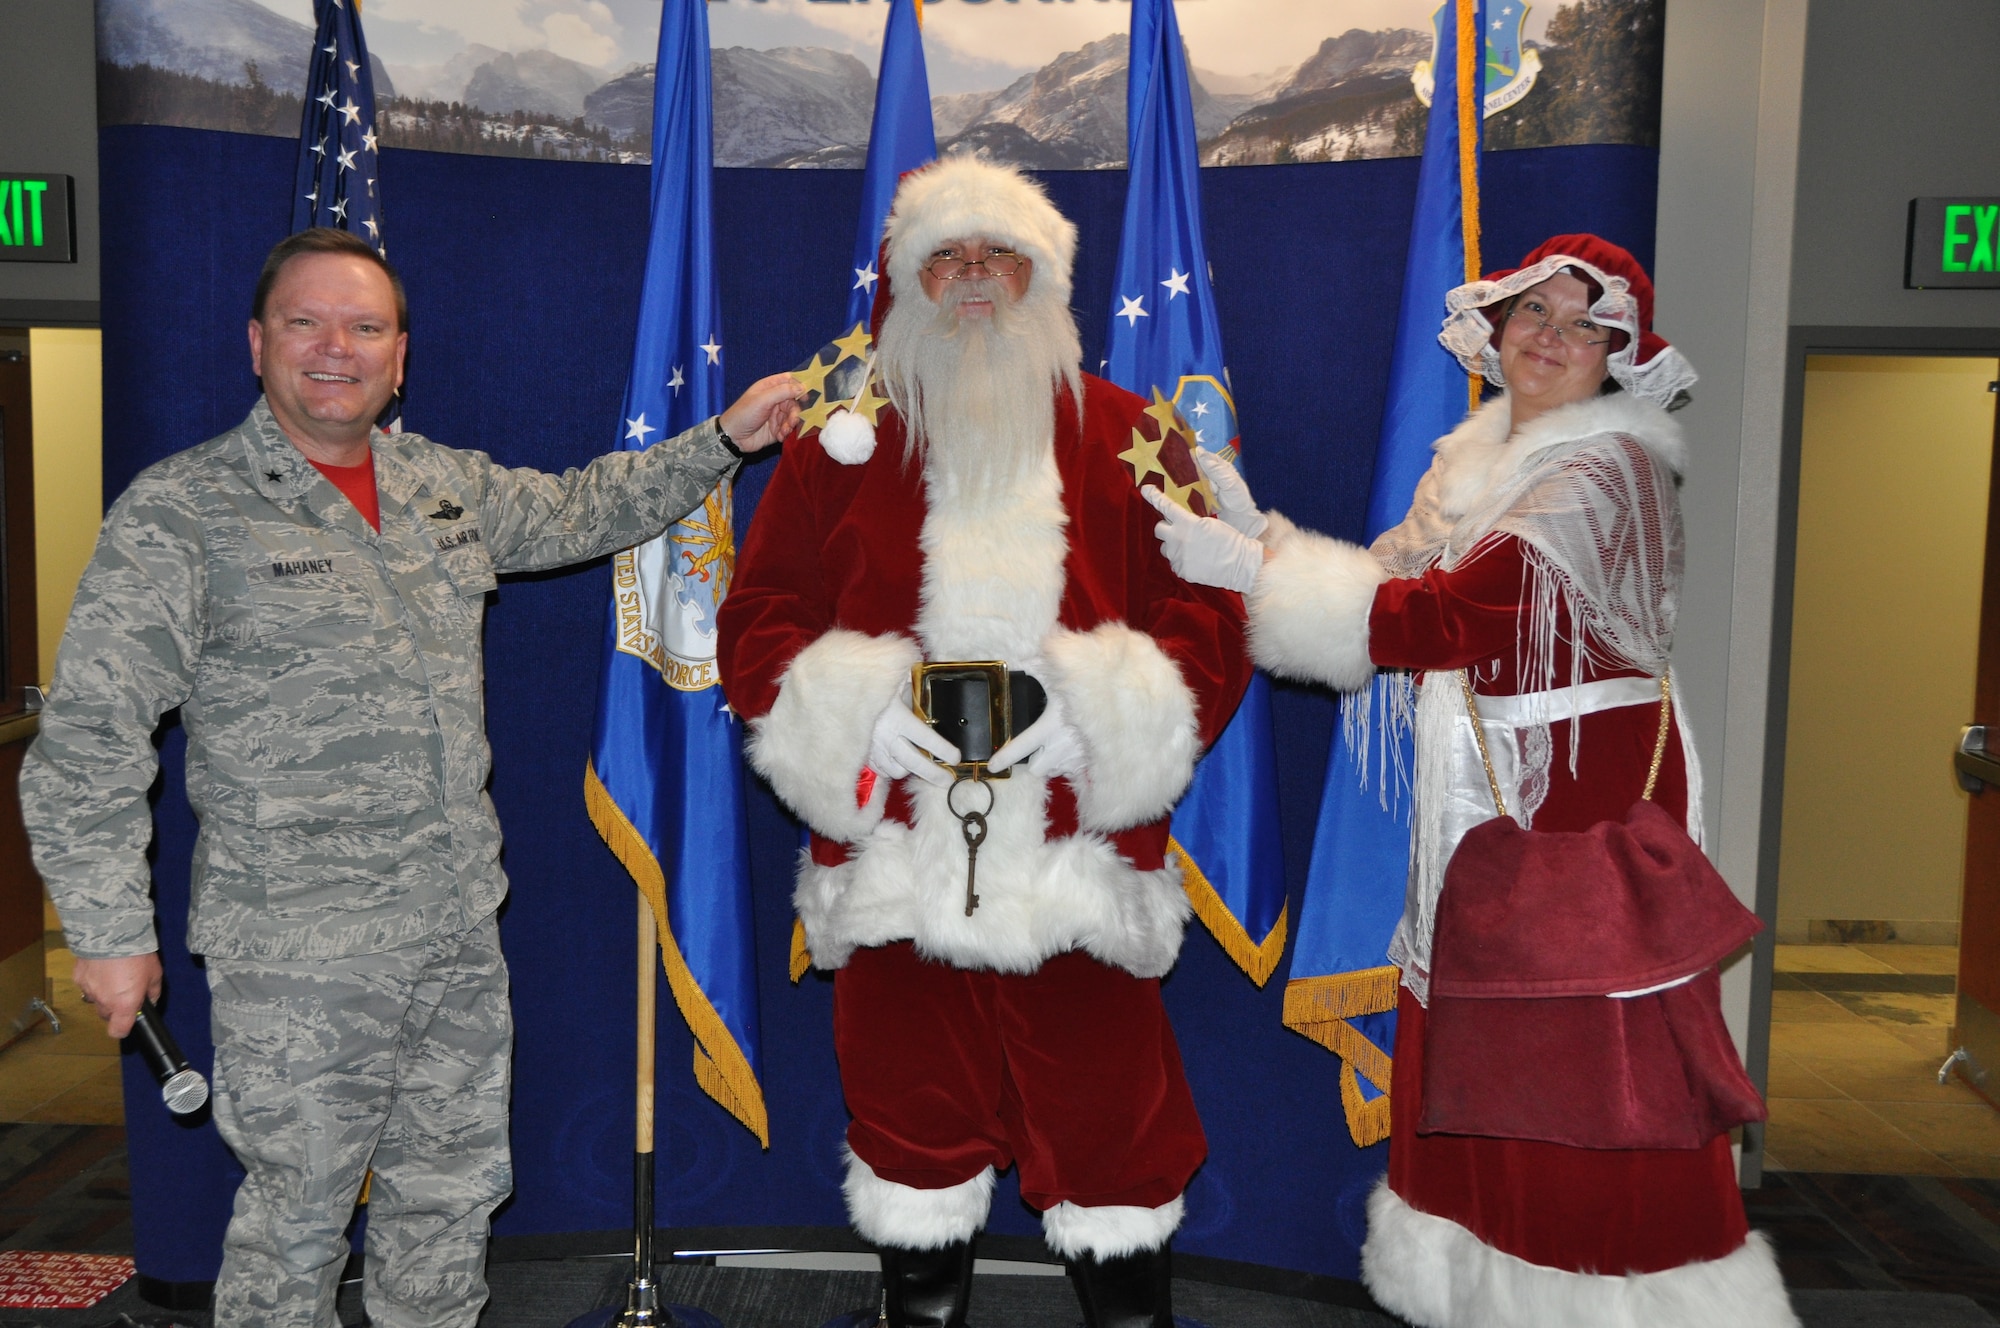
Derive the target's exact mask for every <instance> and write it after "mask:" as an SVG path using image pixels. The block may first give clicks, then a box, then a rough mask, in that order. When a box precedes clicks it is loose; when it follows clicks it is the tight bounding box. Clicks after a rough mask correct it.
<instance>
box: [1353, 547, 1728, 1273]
mask: <svg viewBox="0 0 2000 1328" xmlns="http://www.w3.org/2000/svg"><path fill="white" fill-rule="evenodd" d="M1530 584H1531V578H1530V575H1529V569H1528V566H1527V564H1526V561H1525V559H1524V557H1523V546H1522V544H1521V543H1520V541H1519V540H1517V539H1515V538H1514V537H1512V536H1499V537H1496V538H1495V539H1494V540H1492V541H1491V542H1490V543H1489V546H1488V547H1487V548H1486V550H1485V551H1483V552H1481V553H1479V554H1478V555H1477V556H1475V557H1473V558H1472V559H1470V560H1469V561H1467V562H1465V563H1462V564H1460V565H1459V566H1458V567H1457V568H1455V569H1453V570H1451V571H1442V570H1439V569H1436V568H1433V569H1432V570H1431V571H1429V572H1427V573H1426V574H1425V575H1424V576H1422V577H1420V578H1415V579H1409V580H1395V581H1389V582H1386V583H1385V584H1383V585H1382V587H1381V588H1380V589H1379V590H1378V591H1377V592H1376V596H1375V601H1374V607H1373V610H1372V612H1371V613H1370V615H1369V621H1368V630H1369V642H1368V644H1369V654H1370V655H1371V657H1372V658H1373V660H1374V662H1375V663H1376V664H1377V665H1379V666H1381V667H1384V668H1406V669H1419V670H1445V671H1447V672H1443V673H1434V674H1433V675H1432V676H1431V678H1430V679H1429V680H1428V683H1429V685H1434V686H1435V685H1444V686H1453V687H1455V686H1457V682H1456V680H1455V679H1454V678H1453V677H1452V675H1451V674H1450V672H1448V671H1449V670H1453V669H1458V668H1471V669H1473V670H1474V691H1475V692H1476V693H1480V694H1489V695H1496V696H1505V695H1514V694H1517V693H1518V692H1520V691H1521V690H1522V689H1521V687H1520V686H1519V684H1518V682H1517V667H1516V665H1517V659H1518V653H1519V650H1520V642H1521V641H1522V639H1523V637H1524V635H1525V631H1524V627H1525V624H1526V621H1527V617H1528V588H1529V586H1530ZM1572 640H1573V633H1572V631H1571V624H1570V622H1569V620H1568V618H1567V616H1566V615H1565V616H1562V617H1561V618H1559V640H1558V644H1557V650H1556V661H1555V665H1556V667H1555V672H1554V676H1555V677H1557V678H1558V679H1562V680H1567V679H1568V678H1569V669H1570V649H1571V643H1572ZM1594 653H1603V652H1594ZM1618 676H1643V675H1639V674H1637V673H1636V672H1634V671H1631V670H1622V669H1603V668H1600V667H1597V666H1595V665H1594V664H1592V663H1591V662H1589V661H1588V660H1587V661H1586V664H1585V668H1584V672H1583V679H1584V681H1586V682H1589V681H1594V680H1596V679H1598V678H1606V677H1618ZM1559 685H1560V684H1559ZM1658 725H1659V711H1658V710H1657V709H1655V708H1654V707H1652V706H1622V707H1619V708H1616V709H1611V710H1602V711H1598V712H1595V713H1592V714H1588V715H1585V716H1583V717H1582V718H1581V719H1580V720H1578V721H1577V726H1578V731H1579V733H1580V735H1581V737H1580V741H1579V745H1578V748H1577V754H1578V761H1577V767H1576V773H1575V774H1574V775H1572V774H1571V773H1570V759H1569V753H1570V734H1571V729H1570V724H1569V722H1568V721H1566V720H1565V721H1558V722H1556V723H1555V724H1553V725H1551V727H1550V735H1549V736H1550V745H1551V748H1552V754H1551V759H1550V762H1549V791H1548V797H1547V800H1546V801H1544V802H1543V804H1542V806H1541V807H1540V809H1539V810H1537V811H1536V812H1535V815H1534V828H1536V829H1538V830H1582V829H1585V828H1587V827H1589V826H1590V825H1592V824H1595V823H1596V822H1598V821H1603V820H1608V819H1617V818H1620V817H1622V816H1623V815H1624V814H1625V811H1626V809H1627V808H1628V807H1630V806H1631V804H1632V802H1633V801H1634V800H1635V799H1636V798H1637V797H1638V796H1639V794H1640V791H1641V789H1642V788H1643V786H1644V784H1645V780H1646V771H1647V768H1648V767H1649V766H1650V764H1651V762H1652V757H1653V749H1654V744H1655V741H1656V739H1657V736H1658ZM1676 729H1678V717H1676ZM1654 800H1655V801H1656V802H1657V803H1659V805H1660V806H1661V808H1662V809H1664V810H1666V811H1668V812H1671V813H1673V814H1675V815H1676V816H1684V815H1685V813H1686V810H1687V769H1686V764H1685V761H1684V759H1683V757H1682V751H1681V744H1680V741H1679V734H1678V732H1677V731H1676V732H1675V733H1673V734H1670V735H1669V738H1668V742H1667V746H1666V757H1665V760H1664V762H1663V763H1662V765H1661V768H1660V778H1659V784H1658V787H1657V788H1656V790H1655V792H1654ZM1397 1015H1398V1018H1397V1024H1396V1047H1395V1070H1394V1079H1393V1082H1392V1085H1391V1091H1390V1098H1391V1100H1392V1101H1393V1102H1394V1103H1395V1109H1394V1112H1393V1117H1392V1122H1391V1127H1390V1145H1389V1186H1390V1188H1391V1189H1393V1190H1394V1191H1395V1193H1396V1194H1397V1196H1399V1197H1400V1198H1401V1199H1402V1200H1403V1201H1404V1202H1405V1203H1407V1204H1408V1205H1410V1207H1412V1208H1415V1209H1417V1210H1419V1211H1420V1212H1424V1213H1428V1214H1430V1215H1432V1216H1434V1217H1441V1218H1446V1219H1449V1220H1450V1221H1453V1222H1456V1223H1458V1224H1459V1225H1460V1226H1463V1227H1465V1228H1466V1229H1467V1230H1469V1231H1470V1232H1471V1233H1472V1234H1473V1235H1475V1236H1477V1237H1478V1238H1479V1239H1480V1240H1481V1241H1483V1242H1484V1243H1486V1244H1487V1245H1489V1246H1492V1247H1494V1248H1495V1249H1498V1250H1500V1251H1503V1252H1505V1253H1507V1254H1511V1255H1514V1256H1516V1257H1517V1258H1520V1259H1524V1260H1526V1261H1528V1262H1529V1263H1533V1264H1539V1265H1542V1266H1544V1267H1549V1268H1557V1269H1562V1270H1564V1271H1568V1272H1587V1273H1606V1274H1624V1273H1649V1272H1658V1271H1662V1270H1665V1269H1669V1268H1676V1267H1679V1266H1681V1265H1683V1264H1687V1263H1692V1262H1697V1261H1704V1260H1710V1259H1719V1258H1722V1257H1723V1256H1725V1255H1728V1254H1730V1253H1731V1252H1733V1251H1735V1250H1736V1249H1737V1248H1738V1247H1739V1246H1741V1245H1742V1244H1743V1241H1744V1237H1745V1235H1746V1233H1747V1231H1748V1226H1747V1224H1746V1222H1745V1220H1744V1214H1743V1201H1742V1197H1741V1195H1740V1193H1739V1192H1738V1189H1737V1183H1736V1173H1735V1168H1734V1166H1733V1165H1732V1162H1731V1158H1730V1145H1729V1137H1728V1136H1727V1135H1718V1136H1717V1137H1716V1138H1715V1139H1713V1140H1712V1141H1710V1143H1709V1144H1708V1145H1707V1146H1706V1147H1703V1148H1699V1149H1692V1150H1685V1151H1683V1150H1628V1151H1615V1150H1601V1149H1582V1148H1569V1147H1565V1146H1563V1145H1559V1144H1548V1143H1535V1142H1529V1141H1526V1140H1511V1139H1493V1138H1481V1137H1473V1136H1467V1135H1446V1134H1418V1133H1417V1132H1416V1126H1417V1121H1418V1120H1419V1118H1420V1117H1421V1115H1422V1112H1423V1046H1424V1015H1425V1011H1424V1008H1423V1006H1421V1005H1420V1004H1418V1002H1417V1000H1416V998H1415V997H1413V996H1412V995H1411V994H1410V992H1409V991H1408V990H1407V989H1406V990H1404V991H1403V992H1402V996H1401V1002H1400V1004H1399V1005H1398V1007H1397ZM1519 1072H1520V1073H1521V1074H1523V1075H1526V1076H1533V1075H1534V1073H1535V1067H1534V1066H1532V1065H1523V1066H1521V1067H1519Z"/></svg>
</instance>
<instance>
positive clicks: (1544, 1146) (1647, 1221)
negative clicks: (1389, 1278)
mask: <svg viewBox="0 0 2000 1328" xmlns="http://www.w3.org/2000/svg"><path fill="white" fill-rule="evenodd" d="M1424 1014H1425V1011H1424V1007H1423V1006H1421V1005H1419V1004H1417V999H1416V997H1414V996H1412V995H1410V993H1409V991H1408V990H1405V991H1403V992H1402V999H1401V1002H1400V1004H1398V1006H1397V1007H1396V1056H1395V1069H1394V1071H1393V1072H1392V1073H1393V1079H1392V1081H1391V1084H1390V1093H1389V1096H1390V1100H1391V1101H1393V1102H1394V1103H1395V1109H1394V1111H1392V1112H1391V1113H1390V1125H1389V1131H1390V1133H1389V1188H1391V1189H1392V1190H1394V1191H1395V1192H1396V1193H1397V1195H1399V1196H1400V1197H1401V1198H1402V1200H1403V1201H1404V1202H1405V1203H1407V1204H1409V1205H1410V1207H1412V1208H1415V1209H1417V1210H1418V1211H1419V1212H1424V1213H1429V1214H1430V1215H1431V1216H1433V1217H1443V1218H1449V1219H1450V1220H1451V1221H1453V1222H1456V1223H1458V1224H1459V1225H1460V1226H1462V1227H1465V1228H1466V1229H1467V1230H1469V1231H1471V1232H1472V1234H1473V1235H1475V1236H1477V1237H1479V1239H1480V1240H1481V1241H1483V1242H1484V1243H1486V1244H1488V1245H1491V1246H1492V1247H1494V1248H1495V1249H1498V1250H1501V1251H1503V1252H1505V1253H1507V1254H1511V1255H1514V1256H1515V1257H1516V1258H1520V1259H1525V1260H1527V1261H1528V1262H1529V1263H1534V1264H1540V1265H1542V1266H1543V1267H1546V1268H1560V1269H1562V1270H1564V1271H1565V1272H1572V1273H1607V1274H1623V1273H1657V1272H1660V1271H1662V1270H1664V1269H1668V1268H1678V1267H1680V1266H1681V1265H1682V1264H1687V1263H1694V1262H1697V1261H1703V1260H1708V1259H1720V1258H1722V1257H1723V1256H1724V1255H1727V1254H1731V1253H1734V1252H1735V1250H1736V1248H1737V1247H1738V1246H1740V1245H1741V1244H1742V1243H1743V1239H1744V1237H1745V1235H1747V1234H1748V1232H1749V1224H1748V1223H1747V1222H1746V1221H1745V1220H1744V1216H1743V1195H1742V1193H1741V1191H1739V1190H1738V1189H1737V1185H1736V1171H1735V1168H1734V1166H1733V1165H1732V1164H1731V1161H1730V1155H1729V1136H1728V1135H1726V1134H1720V1135H1717V1136H1716V1137H1715V1138H1714V1139H1712V1140H1711V1141H1710V1142H1709V1144H1708V1146H1707V1147H1705V1148H1689V1149H1603V1148H1570V1147H1567V1146H1565V1145H1563V1144H1549V1143H1537V1142H1531V1141H1529V1140H1525V1139H1488V1138H1477V1137H1474V1136H1471V1135H1463V1134H1418V1133H1417V1132H1416V1125H1417V1120H1418V1118H1419V1117H1421V1116H1422V1115H1423V1109H1424ZM1520 1073H1521V1074H1524V1075H1528V1076H1530V1077H1532V1076H1533V1075H1534V1073H1535V1067H1533V1066H1532V1065H1524V1066H1522V1067H1520Z"/></svg>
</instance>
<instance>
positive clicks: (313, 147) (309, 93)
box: [292, 0, 388, 256]
mask: <svg viewBox="0 0 2000 1328" xmlns="http://www.w3.org/2000/svg"><path fill="white" fill-rule="evenodd" d="M313 13H314V16H315V17H316V18H317V19H318V21H319V32H318V35H317V36H316V37H315V38H314V40H313V53H312V65H311V67H310V69H309V71H308V72H307V74H306V93H305V112H304V114H302V115H301V116H300V117H299V167H298V178H297V187H296V188H295V189H294V190H293V193H292V229H293V230H294V231H302V230H305V229H306V228H307V227H309V226H333V227H336V228H338V229H340V230H345V231H353V232H354V233H355V234H356V235H360V236H363V237H365V238H366V239H367V241H368V242H369V243H370V244H372V245H374V246H375V251H376V252H377V253H379V254H383V255H384V256H387V253H388V249H387V246H385V245H384V243H383V241H382V187H381V183H380V181H378V180H377V179H376V162H377V160H378V157H377V154H376V151H375V76H374V73H373V71H372V70H371V69H370V68H369V64H368V44H367V43H366V42H364V41H363V40H362V39H361V14H360V12H359V10H358V7H357V0H313Z"/></svg>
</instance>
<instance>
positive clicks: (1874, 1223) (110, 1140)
mask: <svg viewBox="0 0 2000 1328" xmlns="http://www.w3.org/2000/svg"><path fill="white" fill-rule="evenodd" d="M1744 1198H1745V1202H1746V1204H1747V1206H1748V1208H1749V1210H1750V1220H1751V1222H1752V1223H1753V1224H1754V1225H1756V1226H1758V1227H1760V1228H1762V1229H1764V1230H1766V1231H1769V1232H1770V1233H1771V1235H1772V1237H1773V1239H1774V1240H1775V1241H1776V1243H1777V1246H1778V1250H1779V1259H1780V1263H1781V1264H1782V1266H1783V1269H1784V1273H1785V1281H1786V1285H1787V1286H1789V1287H1791V1288H1792V1289H1793V1300H1794V1303H1795V1305H1796V1306H1797V1308H1798V1312H1799V1317H1800V1319H1801V1321H1802V1322H1803V1323H1804V1325H1805V1328H1994V1326H1995V1325H2000V1182H1995V1181H1978V1180H1964V1179H1953V1178H1947V1177H1928V1176H1856V1175H1831V1174H1825V1175H1822V1174H1811V1173H1801V1172H1768V1173H1766V1175H1765V1184H1764V1187H1763V1188H1762V1189H1760V1190H1754V1191H1751V1192H1749V1193H1747V1194H1746V1195H1745V1196H1744ZM131 1242H132V1232H131V1219H130V1212H129V1192H128V1186H127V1182H126V1162H125V1141H124V1132H123V1131H122V1130H120V1129H118V1128H116V1127H104V1126H64V1125H0V1249H43V1250H68V1251H74V1252H81V1253H105V1254H120V1253H130V1252H131ZM624 1279H625V1264H624V1262H623V1261H622V1260H619V1259H562V1260H520V1261H515V1262H496V1263H494V1264H493V1265H492V1267H491V1269H490V1270H489V1273H488V1281H489V1283H490V1285H491V1288H492V1297H491V1300H490V1301H489V1303H488V1305H487V1307H486V1311H485V1313H484V1314H482V1315H481V1317H480V1328H563V1326H564V1325H566V1324H568V1323H569V1322H570V1321H571V1320H572V1319H575V1318H577V1317H578V1316H580V1315H582V1314H584V1313H586V1312H587V1311H589V1310H591V1309H594V1308H597V1307H600V1306H604V1305H609V1304H613V1303H620V1302H622V1299H623V1287H624ZM661 1281H662V1285H663V1288H664V1290H665V1293H666V1296H667V1298H668V1299H669V1300H674V1301H679V1302H680V1303H683V1304H691V1305H696V1306H699V1307H701V1308H703V1309H706V1310H708V1311H709V1312H710V1313H711V1314H714V1315H716V1316H717V1317H718V1318H720V1319H721V1320H722V1322H723V1323H724V1324H725V1325H727V1326H728V1328H816V1326H817V1325H819V1324H821V1323H824V1322H825V1321H826V1320H827V1319H829V1318H832V1317H833V1316H834V1315H836V1314H838V1313H841V1312H844V1311H846V1310H850V1309H855V1308H858V1307H860V1306H861V1305H864V1304H867V1303H869V1302H870V1301H871V1300H872V1298H873V1286H874V1280H873V1278H872V1276H870V1275H869V1274H867V1273H855V1272H822V1271H809V1270H800V1269H768V1268H718V1267H713V1266H709V1265H704V1264H678V1265H672V1266H669V1267H666V1268H663V1269H662V1270H661ZM358 1293H359V1288H358V1286H349V1287H345V1288H343V1293H342V1297H341V1317H342V1320H343V1321H344V1322H346V1323H349V1324H356V1323H359V1322H360V1320H361V1305H360V1298H359V1294H358ZM1174 1294H1175V1297H1176V1302H1175V1308H1176V1309H1177V1310H1178V1311H1179V1312H1180V1313H1181V1314H1183V1315H1186V1316H1188V1317H1189V1318H1193V1319H1198V1320H1201V1321H1202V1322H1204V1323H1206V1324H1208V1325H1209V1326H1210V1328H1390V1326H1391V1325H1392V1324H1393V1321H1392V1320H1390V1319H1388V1318H1386V1317H1385V1316H1382V1315H1379V1314H1372V1313H1369V1312H1367V1311H1364V1310H1358V1309H1352V1308H1348V1307H1346V1306H1342V1305H1331V1304H1322V1303H1318V1302H1315V1301H1310V1300H1301V1299H1294V1298H1291V1297H1285V1296H1277V1295H1272V1294H1269V1293H1265V1292H1257V1291H1246V1290H1238V1289H1235V1288H1230V1287H1223V1286H1216V1285H1213V1284H1210V1283H1206V1282H1196V1281H1191V1280H1186V1279H1183V1280H1179V1281H1177V1282H1176V1283H1175V1291H1174ZM1982 1306H1983V1308H1982ZM1989 1311H1991V1312H1989ZM121 1315H124V1316H129V1320H130V1321H131V1322H130V1323H121V1322H120V1316H121ZM1078 1321H1079V1316H1078V1314H1077V1310H1076V1303H1075V1301H1074V1299H1073V1298H1072V1297H1071V1294H1070V1290H1069V1286H1068V1283H1067V1282H1066V1281H1064V1280H1063V1279H1061V1278H1057V1277H1020V1276H1004V1275H993V1276H982V1277H980V1278H979V1279H978V1281H977V1282H976V1284H975V1286H974V1292H973V1309H972V1322H973V1323H974V1324H976V1325H978V1328H1031V1326H1032V1328H1071V1325H1074V1324H1076V1323H1078ZM208 1322H209V1320H208V1316H207V1315H205V1314H190V1313H177V1314H173V1315H167V1314H166V1313H165V1312H164V1311H160V1310H158V1309H156V1308H154V1307H153V1306H151V1305H148V1304H147V1303H146V1302H145V1301H143V1300H142V1299H140V1297H139V1295H138V1290H137V1287H136V1285H133V1284H128V1285H126V1286H125V1287H122V1288H120V1289H119V1290H118V1291H117V1292H116V1293H114V1294H113V1295H112V1296H111V1297H110V1298H109V1299H108V1300H105V1301H103V1302H101V1303H100V1304H98V1305H96V1306H94V1307H92V1308H91V1309H88V1310H69V1311H61V1312H47V1311H23V1310H7V1309H0V1328H30V1326H31V1325H32V1326H34V1328H133V1325H137V1328H163V1326H164V1325H165V1324H182V1325H187V1326H188V1328H208ZM1716 1328H1727V1325H1723V1324H1718V1325H1717V1326H1716Z"/></svg>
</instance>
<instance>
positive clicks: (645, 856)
mask: <svg viewBox="0 0 2000 1328" xmlns="http://www.w3.org/2000/svg"><path fill="white" fill-rule="evenodd" d="M583 803H584V806H585V808H586V809H588V811H589V813H590V823H591V824H592V825H594V826H596V827H597V833H598V834H599V835H601V836H603V838H604V842H605V844H606V845H607V846H609V847H610V849H611V852H612V853H613V854H614V855H616V857H617V858H618V861H620V862H622V863H624V864H625V870H626V871H628V872H630V873H631V874H632V880H633V881H634V883H636V884H637V885H638V887H639V893H641V894H643V895H644V896H645V897H646V902H647V903H649V904H651V905H652V907H653V917H654V920H655V921H657V922H658V923H659V928H660V963H661V965H662V966H663V967H664V968H665V969H666V971H667V987H668V989H669V990H670V991H672V992H673V994H674V1004H676V1005H678V1006H679V1007H680V1011H681V1018H683V1019H685V1020H687V1025H688V1028H689V1030H690V1031H691V1032H693V1034H694V1040H695V1048H694V1081H695V1083H696V1084H698V1085H700V1087H701V1090H702V1092H704V1093H707V1094H708V1095H709V1096H710V1097H712V1098H714V1099H715V1100H716V1101H717V1102H718V1103H720V1104H721V1105H722V1107H723V1109H724V1110H726V1111H727V1112H729V1114H730V1115H732V1116H734V1117H736V1119H737V1120H739V1121H741V1122H743V1126H744V1128H745V1129H747V1130H749V1131H750V1133H752V1134H754V1135H756V1136H757V1142H758V1143H759V1144H761V1145H763V1146H764V1147H765V1148H769V1147H770V1146H771V1125H770V1120H769V1118H768V1116H767V1115H766V1113H765V1109H764V1090H763V1088H762V1087H761V1086H760V1085H759V1084H758V1083H757V1075H756V1072H755V1071H753V1070H752V1069H751V1068H750V1062H749V1060H748V1058H746V1057H745V1056H744V1054H743V1049H742V1048H741V1047H739V1046H737V1045H736V1038H735V1036H734V1035H733V1034H731V1033H730V1031H729V1026H728V1025H727V1024H725V1023H723V1022H722V1016H721V1015H719V1014H717V1013H716V1011H715V1006H714V1005H712V1004H710V1002H709V999H708V994H707V993H706V992H704V991H703V990H702V989H701V984H700V983H699V982H697V981H696V980H695V976H694V974H693V973H691V972H690V971H689V970H688V966H687V960H686V959H685V958H683V957H682V955H681V949H680V945H679V943H678V942H676V941H675V940H674V933H673V930H672V928H670V927H669V926H668V925H667V878H666V873H665V872H664V871H662V870H661V868H660V864H659V861H658V859H656V858H654V856H653V850H652V849H651V848H650V847H649V846H648V845H647V844H646V841H645V840H644V839H643V838H642V837H641V836H640V834H639V832H638V830H636V829H634V828H633V825H632V823H631V822H630V821H628V820H627V819H625V812H624V810H623V809H622V808H620V807H619V805H618V803H617V801H616V800H615V799H613V798H612V796H611V792H610V790H608V789H606V788H605V787H604V784H603V782H602V781H600V780H599V779H598V777H597V769H596V767H595V765H592V764H586V765H585V766H584V770H583Z"/></svg>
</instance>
